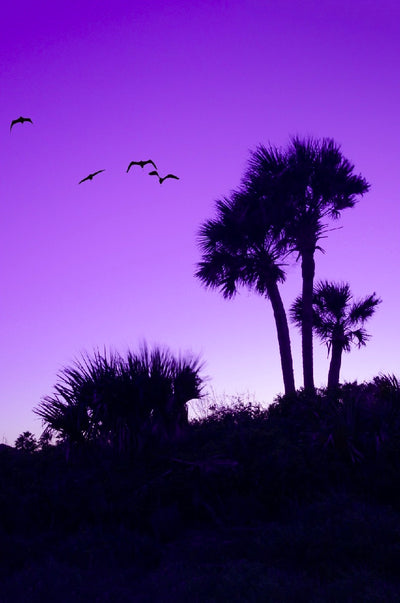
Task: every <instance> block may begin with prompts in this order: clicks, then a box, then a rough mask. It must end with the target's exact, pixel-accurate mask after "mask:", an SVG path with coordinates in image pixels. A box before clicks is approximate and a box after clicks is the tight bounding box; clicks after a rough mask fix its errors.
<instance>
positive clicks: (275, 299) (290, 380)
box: [267, 282, 296, 394]
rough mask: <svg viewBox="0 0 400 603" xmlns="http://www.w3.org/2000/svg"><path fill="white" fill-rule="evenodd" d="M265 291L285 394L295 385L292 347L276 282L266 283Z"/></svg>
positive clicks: (292, 389)
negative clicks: (274, 333)
mask: <svg viewBox="0 0 400 603" xmlns="http://www.w3.org/2000/svg"><path fill="white" fill-rule="evenodd" d="M267 292H268V297H269V299H270V301H271V304H272V309H273V311H274V318H275V324H276V331H277V334H278V343H279V353H280V357H281V366H282V376H283V383H284V386H285V394H289V393H292V392H295V391H296V387H295V383H294V372H293V358H292V349H291V345H290V335H289V326H288V322H287V317H286V312H285V308H284V305H283V302H282V298H281V294H280V292H279V289H278V285H277V283H276V282H272V283H270V284H269V285H268V287H267Z"/></svg>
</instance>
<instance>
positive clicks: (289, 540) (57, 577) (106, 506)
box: [0, 376, 400, 603]
mask: <svg viewBox="0 0 400 603" xmlns="http://www.w3.org/2000/svg"><path fill="white" fill-rule="evenodd" d="M118 408H123V406H121V407H118ZM171 408H172V407H171ZM82 429H83V427H82ZM146 438H147V442H144V443H143V446H142V447H141V448H140V449H138V448H137V447H136V446H133V447H131V448H130V449H128V448H126V447H125V448H120V447H119V446H118V445H115V441H114V440H112V439H110V438H108V439H107V438H104V437H102V434H101V433H100V432H99V435H98V437H97V438H93V437H92V438H89V439H88V438H82V439H81V440H79V439H78V440H76V441H71V440H70V441H69V442H68V443H67V441H66V438H65V437H63V438H61V440H60V441H59V442H58V443H57V444H56V445H51V444H50V443H49V441H48V438H47V439H46V438H44V439H43V440H42V442H41V444H40V446H39V445H38V443H36V450H34V449H32V439H33V440H34V438H32V436H31V435H29V434H27V433H26V432H25V433H24V434H22V436H20V438H19V445H18V449H17V448H11V447H8V446H5V445H2V446H1V447H0V480H1V482H0V485H1V488H0V534H1V542H2V547H1V553H0V554H1V564H0V581H1V589H0V601H1V602H2V603H3V602H18V601H32V602H35V601H38V602H39V601H51V600H57V601H59V602H67V601H68V602H69V601H101V602H103V601H149V602H150V601H188V600H193V601H269V600H271V601H304V602H309V601H382V600H385V601H398V600H399V594H400V578H399V570H400V487H399V484H400V455H399V452H400V450H399V449H400V382H399V381H398V379H396V378H395V377H394V376H380V377H377V378H375V379H374V380H373V381H372V382H370V383H364V384H345V385H342V386H339V387H338V388H337V389H336V390H335V391H333V390H332V389H329V390H316V391H315V393H314V394H312V395H311V394H310V393H307V392H305V391H302V390H300V391H298V392H297V393H294V394H291V395H286V396H283V397H280V398H278V399H276V401H275V402H274V403H273V404H272V405H271V406H270V407H268V408H267V409H263V408H260V407H259V406H257V405H255V404H251V403H250V404H243V403H241V402H240V400H237V401H236V403H235V404H234V405H230V406H218V405H217V406H215V407H214V408H213V410H211V412H210V414H209V415H208V416H205V417H203V418H201V419H197V420H193V421H190V422H187V423H186V426H185V427H184V429H182V430H180V431H179V433H177V432H176V431H174V432H173V436H171V437H169V438H166V437H165V435H164V433H163V432H162V431H160V430H156V431H155V432H154V433H151V432H150V431H148V432H147V435H146ZM24 439H25V440H27V441H28V442H31V443H30V444H29V445H28V446H27V447H26V448H25V447H24V446H23V445H21V441H23V440H24ZM33 448H35V446H34V447H33Z"/></svg>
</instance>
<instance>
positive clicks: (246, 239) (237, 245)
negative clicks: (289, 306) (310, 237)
mask: <svg viewBox="0 0 400 603" xmlns="http://www.w3.org/2000/svg"><path fill="white" fill-rule="evenodd" d="M216 207H217V217H216V218H215V219H213V220H208V221H206V222H205V223H204V224H203V225H202V227H201V229H200V236H199V244H200V248H201V251H202V261H201V262H199V263H198V269H197V271H196V273H195V275H196V277H198V278H199V279H200V280H201V282H202V283H203V284H204V285H205V286H206V287H210V288H218V289H219V290H220V291H221V292H222V295H223V296H224V297H225V298H228V299H229V298H232V297H234V295H236V293H237V291H238V289H239V287H240V286H242V285H243V286H246V287H248V288H250V289H253V290H255V291H256V292H257V293H259V294H261V295H263V296H265V297H266V298H268V299H269V300H270V302H271V304H272V308H273V312H274V318H275V324H276V330H277V335H278V342H279V350H280V357H281V366H282V374H283V381H284V387H285V392H286V393H290V392H293V391H295V383H294V373H293V360H292V352H291V346H290V337H289V328H288V322H287V317H286V312H285V309H284V306H283V302H282V298H281V295H280V291H279V287H278V284H279V283H282V282H284V280H285V272H284V270H283V261H284V258H285V250H284V247H282V246H281V245H280V239H279V236H276V235H275V234H274V233H273V232H272V230H271V228H270V224H271V222H272V220H270V219H269V220H267V221H262V220H260V219H259V216H258V214H257V213H256V212H254V213H252V212H251V211H250V212H247V211H246V206H245V205H243V200H242V199H241V194H240V192H234V193H233V194H232V196H231V197H230V198H224V199H223V200H219V201H217V203H216Z"/></svg>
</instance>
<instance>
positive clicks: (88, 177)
mask: <svg viewBox="0 0 400 603" xmlns="http://www.w3.org/2000/svg"><path fill="white" fill-rule="evenodd" d="M101 172H105V170H98V171H97V172H93V174H89V176H86V178H83V179H82V180H80V181H79V182H78V184H81V183H82V182H85V180H93V178H94V177H95V176H97V174H100V173H101Z"/></svg>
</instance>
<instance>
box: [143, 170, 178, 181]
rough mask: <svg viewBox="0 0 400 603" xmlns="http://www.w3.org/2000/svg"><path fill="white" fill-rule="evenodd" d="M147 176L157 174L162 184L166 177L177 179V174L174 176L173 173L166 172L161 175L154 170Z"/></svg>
mask: <svg viewBox="0 0 400 603" xmlns="http://www.w3.org/2000/svg"><path fill="white" fill-rule="evenodd" d="M149 176H157V178H158V180H159V182H160V184H162V183H163V182H164V180H166V179H167V178H175V180H179V178H178V176H175V175H174V174H167V175H166V176H163V177H161V176H160V174H159V173H158V172H156V171H155V170H153V171H152V172H149Z"/></svg>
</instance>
